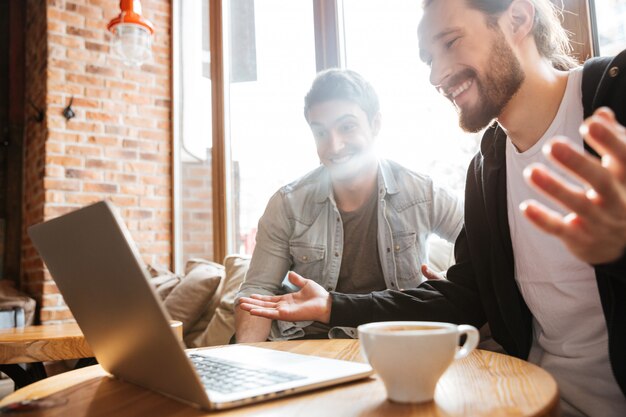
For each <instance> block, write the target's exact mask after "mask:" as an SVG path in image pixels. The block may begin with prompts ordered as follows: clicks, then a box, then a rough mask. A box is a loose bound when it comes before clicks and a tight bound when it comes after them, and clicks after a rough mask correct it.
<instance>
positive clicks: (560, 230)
mask: <svg viewBox="0 0 626 417" xmlns="http://www.w3.org/2000/svg"><path fill="white" fill-rule="evenodd" d="M519 208H520V210H521V211H522V213H524V215H525V216H526V218H527V219H528V220H530V221H531V222H532V223H534V224H535V226H537V227H539V228H540V229H541V230H543V231H544V232H547V233H550V234H552V235H555V236H557V237H560V238H565V237H566V235H568V234H569V229H568V228H567V227H566V221H565V220H564V218H563V217H561V215H560V214H558V213H555V212H554V211H552V210H550V209H549V208H547V207H545V206H544V205H542V204H540V203H538V202H537V201H535V200H527V201H524V202H523V203H522V204H520V207H519Z"/></svg>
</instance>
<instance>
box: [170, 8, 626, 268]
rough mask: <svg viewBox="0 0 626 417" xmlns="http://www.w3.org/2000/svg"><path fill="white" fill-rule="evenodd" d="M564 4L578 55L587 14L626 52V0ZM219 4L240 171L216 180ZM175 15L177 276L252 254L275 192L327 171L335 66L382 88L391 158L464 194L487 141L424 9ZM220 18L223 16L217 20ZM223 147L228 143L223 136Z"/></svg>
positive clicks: (189, 11)
mask: <svg viewBox="0 0 626 417" xmlns="http://www.w3.org/2000/svg"><path fill="white" fill-rule="evenodd" d="M215 1H220V0H215ZM554 1H555V3H556V4H558V5H559V6H561V5H563V4H564V5H565V7H566V11H565V13H564V15H563V16H564V19H565V20H564V24H565V26H566V28H568V29H570V30H571V31H572V32H573V38H572V39H573V40H574V42H575V47H576V48H577V50H576V52H577V54H578V56H580V57H588V56H589V54H590V52H589V51H590V45H589V43H590V42H589V33H590V32H589V30H588V27H587V23H588V22H587V19H582V18H581V17H580V16H587V15H588V11H591V16H592V17H595V19H596V27H597V31H598V36H597V38H598V39H597V41H598V43H599V48H600V53H601V54H602V55H611V54H615V53H616V52H618V51H619V50H621V49H623V48H624V47H625V46H626V28H625V27H626V0H602V1H596V2H593V1H591V0H590V1H588V2H587V1H584V0H573V1H566V2H561V0H554ZM594 3H595V5H594ZM209 4H211V5H214V4H221V5H222V7H223V10H222V17H221V18H222V20H223V30H222V33H223V35H222V36H223V37H224V41H223V51H218V52H223V56H224V61H225V65H224V67H225V68H228V70H227V71H226V74H225V75H224V103H225V119H226V122H225V127H224V132H223V134H224V136H225V137H224V138H223V140H224V142H225V143H224V145H225V146H224V154H225V157H226V165H227V168H226V172H227V173H228V174H227V175H226V177H225V178H216V179H213V178H212V172H211V166H212V161H211V152H212V129H213V130H215V128H214V126H213V125H212V120H211V108H212V101H211V100H212V99H211V93H212V88H211V79H210V65H211V51H210V46H209V44H210V42H209V40H210V39H209V33H210V31H209V18H208V17H209ZM594 6H595V11H594ZM211 10H213V9H211ZM174 11H175V21H174V31H175V33H176V34H178V37H177V38H176V41H175V49H176V50H178V54H177V55H175V56H178V58H176V63H177V65H176V66H175V80H174V83H175V93H176V94H177V96H176V97H175V107H174V112H175V114H174V118H175V122H174V126H175V133H176V138H177V139H176V140H177V141H178V145H179V146H177V147H176V148H175V152H176V155H175V156H174V157H175V160H176V161H178V162H177V164H176V165H175V166H176V168H175V170H176V171H175V181H176V185H175V195H177V196H178V197H177V198H175V201H176V202H177V203H176V204H177V207H178V208H179V209H178V210H177V215H176V219H175V226H174V227H175V236H176V241H177V242H176V247H177V249H178V250H177V254H176V260H177V262H176V264H177V270H180V266H181V265H182V264H183V262H184V261H185V260H186V259H188V258H190V257H194V256H201V257H204V258H208V259H213V258H214V255H213V248H214V247H216V248H217V250H216V252H217V253H220V250H219V249H220V247H221V248H225V250H226V252H227V253H228V252H241V253H251V252H252V249H253V247H254V242H255V233H256V227H257V223H258V220H259V218H260V216H261V215H262V213H263V210H264V209H265V206H266V204H267V201H268V200H269V198H270V197H271V195H272V194H273V193H274V192H276V190H278V189H279V188H280V187H281V186H283V185H285V184H287V183H289V182H291V181H293V180H295V179H297V178H298V177H300V176H301V175H303V174H305V173H306V172H308V171H310V170H312V169H314V168H315V167H316V166H318V164H319V161H318V158H317V153H316V150H315V145H314V142H313V139H312V137H311V134H310V131H309V129H308V126H307V124H306V121H305V119H304V117H303V114H302V108H303V98H304V95H305V94H306V92H307V91H308V88H309V87H310V84H311V81H312V80H313V78H314V76H315V73H316V72H317V71H318V70H319V69H323V68H325V67H328V66H333V65H341V66H343V67H348V68H351V69H354V70H356V71H358V72H360V73H362V74H363V75H364V76H365V77H366V78H367V79H368V80H369V81H370V82H371V83H372V85H373V86H374V88H375V89H376V90H377V92H378V94H379V96H380V100H381V112H382V114H383V126H382V130H381V133H380V136H379V139H378V151H379V154H380V156H381V157H385V158H389V159H393V160H396V161H398V162H400V163H401V164H403V165H405V166H407V167H408V168H410V169H413V170H415V171H418V172H425V173H428V174H429V175H430V176H431V177H432V178H433V179H434V180H435V181H436V182H437V183H438V184H441V185H443V186H447V187H449V188H451V189H453V190H454V191H456V192H457V193H458V194H462V193H463V187H464V179H465V173H466V169H467V165H468V163H469V161H470V159H471V157H472V156H473V155H474V154H475V152H476V150H477V148H478V144H479V141H480V137H481V135H480V134H467V133H464V132H462V131H461V129H460V128H459V127H458V118H457V115H456V112H455V110H454V108H453V106H452V105H450V103H448V102H447V100H446V99H444V98H443V97H441V96H440V95H439V94H438V93H437V92H436V91H435V89H434V88H433V87H432V86H431V85H430V84H429V76H428V72H429V69H428V68H427V66H426V65H424V64H423V63H422V62H421V61H420V60H419V57H418V43H417V31H416V29H417V23H418V21H419V19H420V16H421V7H420V2H419V1H415V0H394V1H392V2H384V1H380V0H310V1H309V0H299V1H293V0H263V1H254V0H229V1H223V0H222V1H221V2H220V3H213V0H211V3H209V0H176V1H175V2H174ZM218 17H219V16H218ZM218 17H215V16H211V22H213V21H214V20H219V19H218ZM592 20H593V19H592ZM183 22H184V24H183ZM316 31H317V32H316ZM218 33H219V32H218ZM215 40H216V39H214V41H215ZM218 43H219V42H218ZM390 45H391V46H390ZM175 54H176V52H175ZM220 55H221V54H220ZM216 89H217V87H216ZM216 91H217V93H219V91H218V89H217V90H216ZM213 100H216V99H215V98H214V99H213ZM176 103H178V104H176ZM215 108H217V106H216V107H215ZM216 117H217V116H216ZM220 122H221V117H220ZM218 130H219V129H218ZM213 134H214V133H213ZM217 138H218V139H217V140H218V141H220V140H222V139H221V132H220V133H218V135H217ZM220 153H221V150H220ZM215 165H216V166H217V165H219V164H218V161H217V160H216V162H215ZM216 181H217V183H218V184H219V185H220V186H219V187H216ZM222 182H225V183H226V184H222ZM215 189H224V190H225V192H224V193H221V194H220V193H218V194H219V195H222V196H224V195H225V196H226V199H227V201H228V203H227V204H226V205H227V206H228V207H223V205H224V204H223V201H216V202H214V201H213V198H212V192H213V191H214V190H215ZM214 210H217V211H216V213H218V214H219V213H227V217H228V223H229V224H228V233H227V236H226V237H224V236H223V232H218V231H217V230H216V231H215V233H214V232H213V227H212V219H213V211H214ZM222 240H227V241H228V242H226V243H224V242H222ZM218 257H219V256H218ZM214 260H216V261H218V262H219V261H221V259H214Z"/></svg>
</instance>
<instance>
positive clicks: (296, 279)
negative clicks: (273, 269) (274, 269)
mask: <svg viewBox="0 0 626 417" xmlns="http://www.w3.org/2000/svg"><path fill="white" fill-rule="evenodd" d="M288 278H289V282H291V283H292V284H293V285H295V286H297V287H300V288H302V287H304V286H305V285H306V283H307V281H308V279H306V278H304V277H303V276H301V275H298V274H297V273H295V272H293V271H289V277H288Z"/></svg>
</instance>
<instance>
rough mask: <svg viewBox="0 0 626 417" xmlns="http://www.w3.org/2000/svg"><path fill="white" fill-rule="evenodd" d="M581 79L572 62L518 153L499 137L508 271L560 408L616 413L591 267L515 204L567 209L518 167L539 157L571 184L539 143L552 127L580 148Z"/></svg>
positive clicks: (624, 412) (622, 405) (534, 354)
mask: <svg viewBox="0 0 626 417" xmlns="http://www.w3.org/2000/svg"><path fill="white" fill-rule="evenodd" d="M581 84H582V68H577V69H575V70H572V71H571V72H570V74H569V78H568V81H567V87H566V90H565V95H564V96H563V100H562V102H561V105H560V107H559V110H558V112H557V115H556V117H555V118H554V120H553V121H552V124H551V125H550V127H549V128H548V130H547V131H546V132H545V134H544V135H543V137H542V138H541V139H540V140H539V141H538V142H537V143H536V144H535V145H534V146H533V147H532V148H530V149H528V150H527V151H525V152H523V153H520V152H518V151H517V149H516V148H515V146H514V145H513V144H512V143H511V141H510V140H507V145H506V166H507V199H508V201H507V208H508V220H509V227H510V230H511V239H512V242H513V253H514V257H515V279H516V282H517V285H518V287H519V289H520V291H521V293H522V296H523V297H524V301H525V302H526V304H527V305H528V308H529V309H530V311H531V312H532V315H533V346H532V349H531V352H530V357H529V361H530V362H533V363H535V364H537V365H539V366H541V367H542V368H544V369H546V370H547V371H548V372H550V373H551V374H552V375H553V376H554V378H555V379H556V381H557V383H558V385H559V390H560V395H561V406H562V411H563V415H564V416H585V415H586V416H594V417H595V416H597V417H612V416H615V417H618V416H619V417H624V416H626V399H625V398H624V395H623V394H622V392H621V390H620V389H619V386H618V385H617V382H616V381H615V377H614V375H613V372H612V370H611V365H610V362H609V348H608V333H607V328H606V322H605V320H604V314H603V312H602V305H601V303H600V295H599V293H598V285H597V282H596V276H595V271H594V269H593V267H592V266H591V265H589V264H587V263H585V262H582V261H580V260H579V259H578V258H576V257H575V256H574V255H572V254H571V253H570V252H569V251H568V250H567V248H566V247H565V245H564V244H563V243H562V242H561V241H560V240H559V239H557V238H555V237H553V236H551V235H548V234H546V233H543V232H542V231H540V230H539V229H538V228H536V227H534V226H533V225H532V224H531V223H530V222H529V221H528V220H527V219H526V218H525V217H523V215H522V212H521V211H520V209H519V205H520V203H521V202H523V201H524V200H527V199H534V200H537V201H539V202H541V203H542V204H545V205H546V206H547V207H549V208H551V209H552V210H554V211H556V212H559V213H562V214H563V213H566V212H567V210H565V209H564V208H563V207H561V206H559V205H558V204H556V203H555V202H553V201H552V200H549V199H548V198H547V197H545V196H544V195H542V194H540V193H539V192H537V191H535V190H534V189H532V188H530V186H528V184H527V183H526V181H525V180H524V177H523V174H522V172H523V170H524V168H525V167H527V166H528V165H529V164H531V163H533V162H540V163H543V164H545V165H548V166H550V167H551V168H552V169H556V171H557V172H558V173H559V174H561V176H562V177H563V178H567V181H568V182H570V183H572V184H576V183H575V182H573V180H572V179H571V177H566V174H564V172H563V171H559V170H558V168H556V167H555V165H554V164H551V163H550V162H549V161H548V160H547V158H546V157H545V155H544V154H543V152H542V150H541V149H542V147H543V146H544V145H545V144H546V143H547V142H548V141H549V140H550V139H551V138H552V137H554V136H555V135H564V136H567V137H569V138H570V139H571V140H572V141H574V143H576V144H577V145H578V146H580V148H581V149H582V148H583V139H582V137H581V136H580V134H579V133H578V127H579V126H580V124H581V123H582V121H583V106H582V92H581ZM577 185H578V186H584V185H583V184H580V183H578V184H577ZM624 354H626V352H625V353H624Z"/></svg>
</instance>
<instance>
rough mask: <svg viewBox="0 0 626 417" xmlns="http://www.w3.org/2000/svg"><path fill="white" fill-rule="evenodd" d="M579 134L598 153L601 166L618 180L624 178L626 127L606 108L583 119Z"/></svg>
mask: <svg viewBox="0 0 626 417" xmlns="http://www.w3.org/2000/svg"><path fill="white" fill-rule="evenodd" d="M580 133H581V135H582V136H583V137H584V138H585V140H586V141H587V143H589V144H590V145H591V146H592V147H593V148H594V149H595V150H596V151H598V153H599V154H601V155H602V166H604V167H605V168H606V169H608V170H609V171H610V172H611V173H612V174H613V175H615V176H616V177H617V179H618V180H619V181H622V182H624V181H625V180H626V128H624V127H623V126H621V125H620V124H619V123H618V122H617V121H616V120H615V116H614V115H613V113H612V112H611V111H610V110H608V109H601V110H598V111H597V112H596V113H595V114H594V115H593V116H592V117H590V118H588V119H587V120H585V122H584V123H583V124H582V125H581V128H580Z"/></svg>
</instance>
